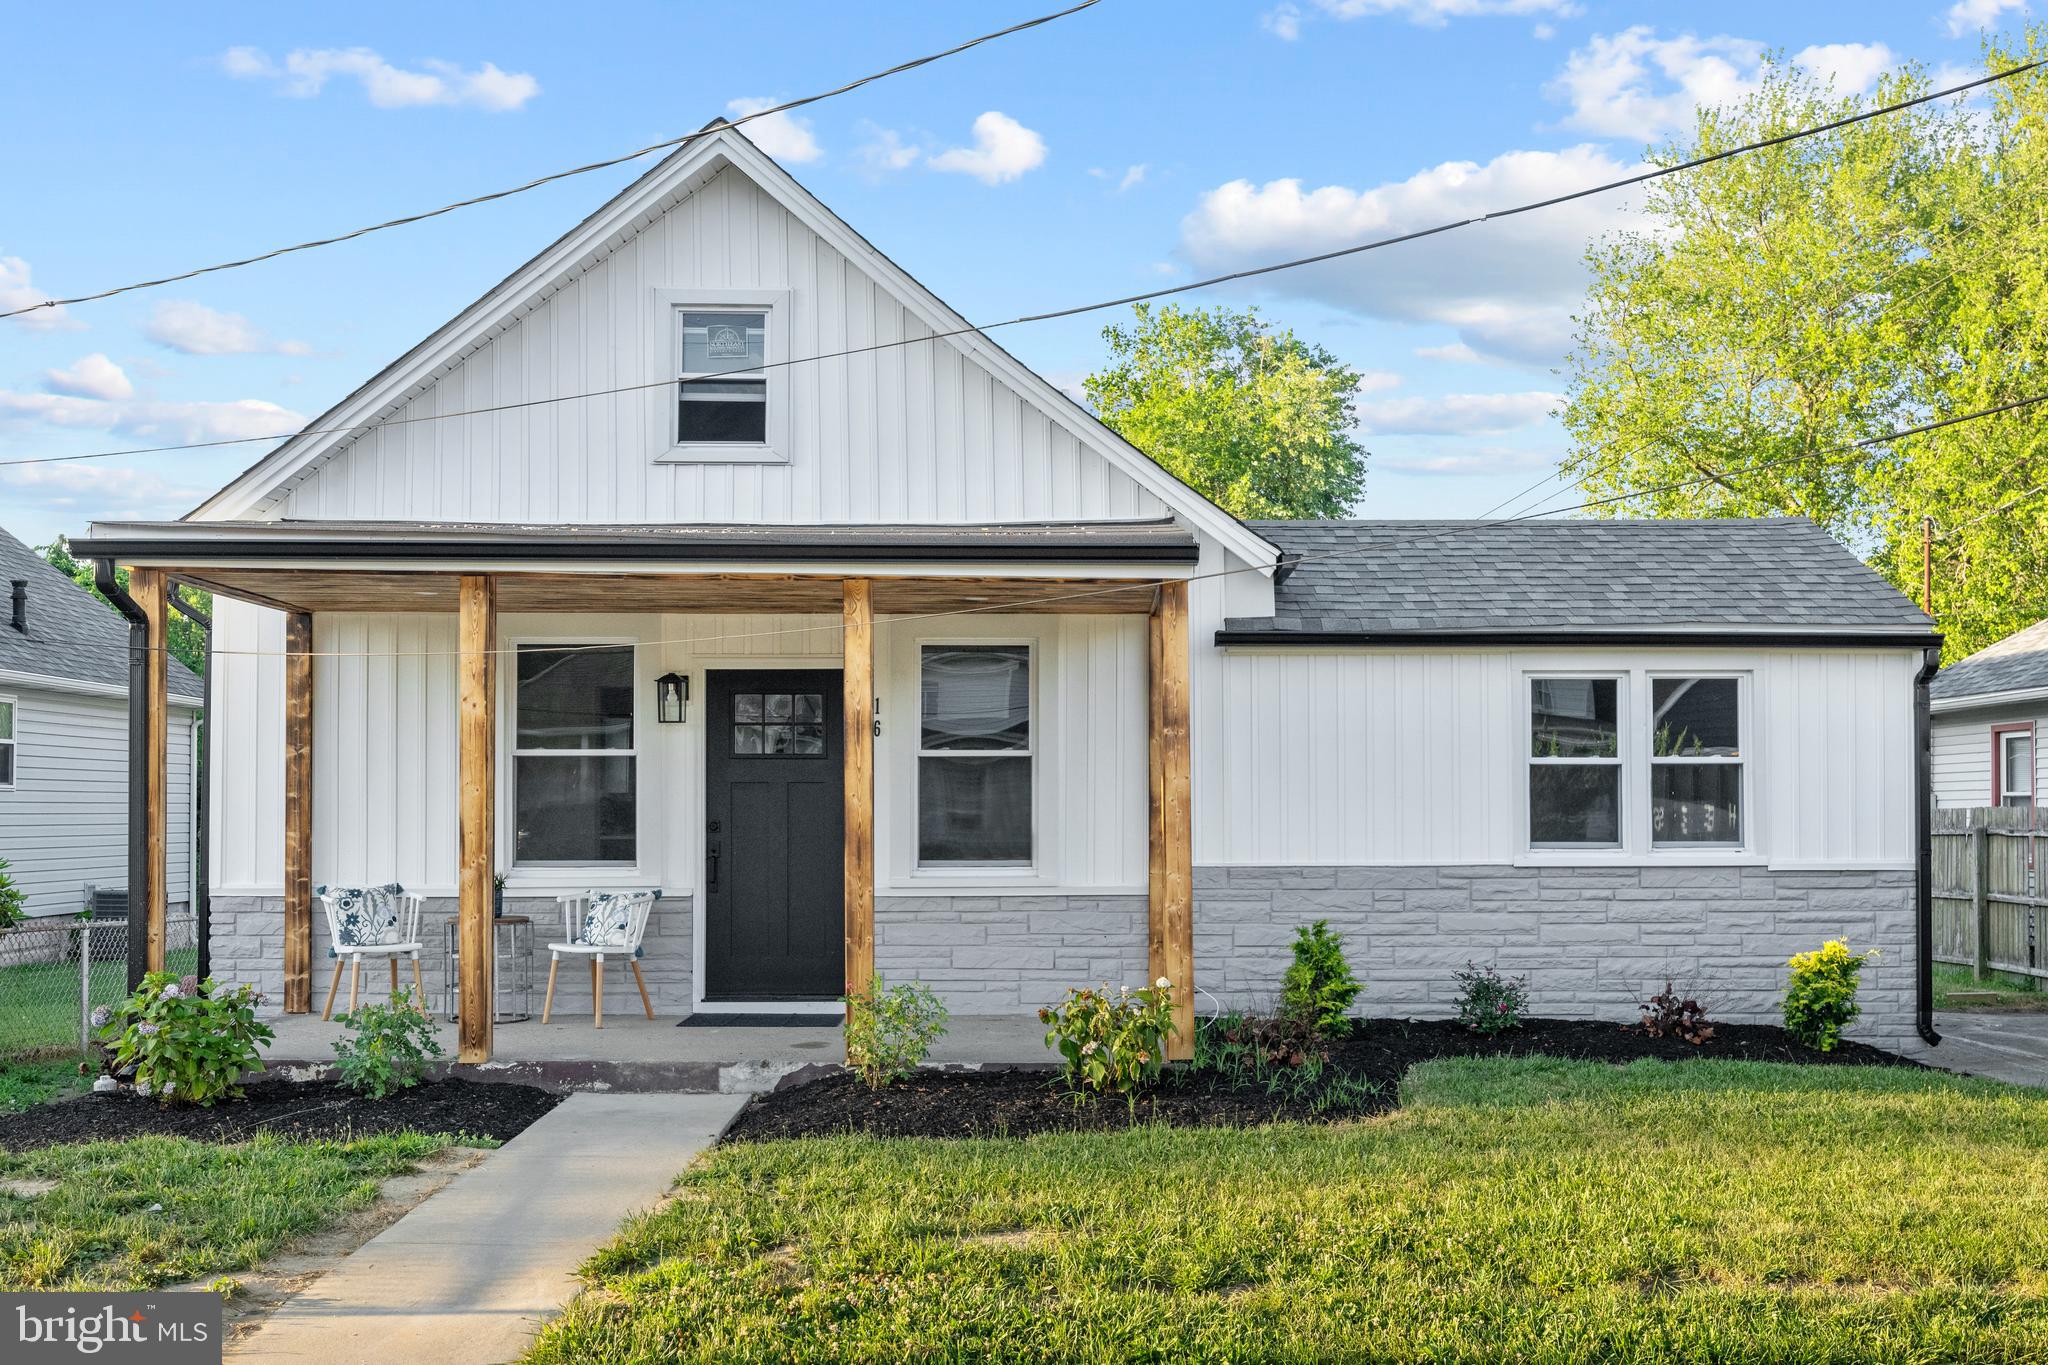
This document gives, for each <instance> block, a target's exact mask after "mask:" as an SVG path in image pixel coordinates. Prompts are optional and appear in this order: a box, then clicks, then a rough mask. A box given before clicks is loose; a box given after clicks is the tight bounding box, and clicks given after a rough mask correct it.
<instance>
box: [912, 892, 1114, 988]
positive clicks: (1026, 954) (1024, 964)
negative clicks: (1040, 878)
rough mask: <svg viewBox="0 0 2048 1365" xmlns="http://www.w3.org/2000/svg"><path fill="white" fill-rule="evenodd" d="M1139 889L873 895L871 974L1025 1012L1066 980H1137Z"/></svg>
mask: <svg viewBox="0 0 2048 1365" xmlns="http://www.w3.org/2000/svg"><path fill="white" fill-rule="evenodd" d="M1145 918H1146V912H1145V898H1144V897H1143V896H1099V897H1087V896H877V897H876V898H875V974H876V975H877V976H879V977H881V979H882V980H883V981H884V982H885V983H888V984H894V983H897V982H903V981H921V982H923V983H924V984H925V985H927V986H930V987H931V988H932V989H933V990H934V991H935V992H937V993H938V995H939V998H940V999H942V1000H944V1001H945V1002H946V1008H948V1009H949V1010H952V1011H953V1012H954V1013H955V1014H1019V1013H1024V1014H1029V1013H1031V1012H1032V1011H1034V1010H1036V1009H1038V1007H1039V1006H1041V1005H1050V1004H1055V1003H1057V1002H1058V1001H1059V999H1060V998H1061V997H1062V996H1064V995H1065V994H1066V993H1067V989H1068V988H1069V987H1071V986H1099V985H1102V984H1103V983H1105V982H1107V983H1108V984H1110V985H1116V986H1126V985H1127V986H1139V985H1143V984H1144V981H1145V965H1146V961H1145V954H1146V928H1145Z"/></svg>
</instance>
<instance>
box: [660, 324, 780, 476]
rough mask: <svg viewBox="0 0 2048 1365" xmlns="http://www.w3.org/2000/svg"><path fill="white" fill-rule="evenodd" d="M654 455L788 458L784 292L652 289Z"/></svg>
mask: <svg viewBox="0 0 2048 1365" xmlns="http://www.w3.org/2000/svg"><path fill="white" fill-rule="evenodd" d="M655 298H656V332H655V338H654V346H653V351H654V354H655V355H657V356H659V357H660V364H661V365H662V366H663V367H664V377H665V378H667V379H669V380H672V381H673V387H669V388H666V389H664V388H659V387H657V388H656V389H655V390H653V391H654V392H655V393H656V394H659V395H660V404H661V407H660V412H659V414H658V418H657V420H658V423H659V425H658V426H656V428H655V430H656V431H658V432H660V433H661V441H660V445H659V446H658V448H657V450H656V458H658V459H661V460H667V461H701V462H705V463H713V464H716V463H738V464H747V463H761V462H774V461H782V460H786V459H788V458H789V414H788V364H789V353H788V344H787V336H788V321H789V295H788V294H787V293H785V292H782V291H778V290H766V289H699V290H674V289H663V290H657V291H656V294H655Z"/></svg>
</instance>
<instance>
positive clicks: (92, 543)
mask: <svg viewBox="0 0 2048 1365" xmlns="http://www.w3.org/2000/svg"><path fill="white" fill-rule="evenodd" d="M72 549H73V551H74V552H76V553H80V554H87V555H91V556H94V557H104V558H117V559H120V560H121V561H122V562H124V563H135V562H137V561H142V560H170V561H173V562H175V563H183V564H192V563H194V562H196V561H204V562H207V563H213V562H216V561H221V560H251V561H264V562H270V561H280V562H289V561H293V560H308V559H388V560H393V561H398V562H404V561H409V560H419V561H430V562H443V561H448V560H460V561H473V560H482V559H488V560H509V561H513V562H519V563H528V562H530V563H555V562H560V561H565V560H604V561H613V560H620V561H632V562H637V563H643V564H646V563H653V564H694V563H703V562H707V561H711V562H717V561H728V562H729V561H743V562H748V563H756V562H759V563H788V562H791V561H795V562H798V563H852V564H858V563H861V562H864V561H874V562H878V563H893V562H897V561H911V562H915V563H958V564H987V563H991V562H993V563H1003V564H1013V563H1026V564H1028V563H1085V564H1193V563H1196V562H1197V561H1199V560H1200V558H1201V554H1202V548H1201V546H1200V545H1195V544H1179V543H1174V542H1166V543H1163V544H1159V545H1129V544H1123V545H1107V546H1105V545H1094V546H1091V545H1086V544H1074V543H1071V542H1069V543H1066V544H1057V545H1048V544H1041V543H1036V542H1031V541H1024V542H1020V543H1005V542H1002V541H982V542H967V541H959V540H951V541H938V540H925V541H905V542H903V543H902V544H889V543H881V544H877V543H876V542H874V541H862V542H860V543H857V544H846V545H834V544H829V543H824V544H821V543H817V542H811V541H806V542H804V543H802V544H789V543H775V542H764V541H745V542H734V543H731V544H686V545H665V544H662V543H660V542H649V541H619V540H590V541H535V542H520V541H498V540H476V541H464V540H456V541H445V540H443V541H435V540H321V541H286V540H235V539H232V538H230V537H224V536H223V537H217V538H208V539H205V540H187V539H179V540H81V541H75V542H73V544H72Z"/></svg>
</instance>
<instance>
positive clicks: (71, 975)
mask: <svg viewBox="0 0 2048 1365" xmlns="http://www.w3.org/2000/svg"><path fill="white" fill-rule="evenodd" d="M164 932H165V935H166V958H165V965H166V966H168V967H169V968H170V969H171V970H172V971H174V972H177V973H178V974H179V975H181V976H183V975H186V974H188V973H191V972H193V971H196V970H197V969H198V966H199V948H198V943H199V937H198V924H197V921H196V920H195V919H194V918H193V916H191V915H189V914H187V915H172V916H171V917H170V918H169V919H168V920H167V921H166V922H165V925H164ZM127 995H128V922H127V921H126V920H124V919H94V920H89V919H84V918H71V917H64V918H54V917H53V918H50V919H32V920H29V921H28V922H26V923H24V924H18V925H16V926H15V927H14V928H12V929H9V930H7V931H6V932H5V933H4V934H0V1058H15V1059H26V1058H35V1057H63V1056H71V1055H78V1054H82V1053H84V1052H85V1051H86V1050H87V1049H86V1043H87V1035H88V1032H89V1030H90V1022H89V1021H90V1017H91V1015H92V1011H93V1008H94V1006H97V1005H113V1004H117V1003H118V1002H120V1001H121V1000H124V999H126V998H127Z"/></svg>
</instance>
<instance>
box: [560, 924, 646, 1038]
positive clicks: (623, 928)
mask: <svg viewBox="0 0 2048 1365" xmlns="http://www.w3.org/2000/svg"><path fill="white" fill-rule="evenodd" d="M660 895H661V892H659V891H584V892H580V893H578V894H576V895H572V896H557V897H556V898H555V899H556V900H558V901H560V902H561V903H562V939H563V941H562V942H560V943H550V944H549V945H548V994H547V998H546V999H545V1000H543V1001H542V1002H541V1007H540V1021H541V1022H542V1023H543V1024H545V1023H547V1022H548V1016H549V1015H550V1014H552V1013H553V1012H554V1008H555V973H556V972H557V971H558V970H560V968H561V965H562V955H563V954H564V953H567V954H569V955H570V956H571V957H587V958H589V959H590V1017H591V1024H592V1026H593V1027H595V1028H603V1027H604V960H605V959H606V958H607V957H612V958H624V959H625V961H626V963H627V965H629V966H630V967H632V969H633V980H634V982H635V984H637V985H638V986H639V987H640V1005H641V1007H642V1008H643V1009H645V1010H646V1011H647V1017H648V1018H649V1019H652V1018H653V1017H654V1002H653V1001H652V1000H650V999H649V998H648V996H647V978H646V977H644V976H642V975H640V940H641V939H642V938H644V937H645V936H646V934H647V917H648V916H649V915H651V914H652V913H653V912H654V901H655V898H656V897H658V896H660Z"/></svg>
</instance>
